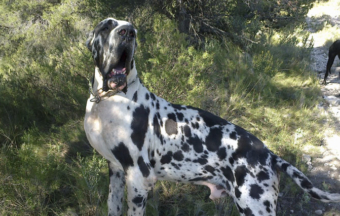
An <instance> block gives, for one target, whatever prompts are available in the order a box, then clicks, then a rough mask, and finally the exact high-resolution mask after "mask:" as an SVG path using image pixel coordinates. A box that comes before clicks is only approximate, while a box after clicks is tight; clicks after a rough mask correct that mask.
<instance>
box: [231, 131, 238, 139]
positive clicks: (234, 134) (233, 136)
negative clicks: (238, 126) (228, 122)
mask: <svg viewBox="0 0 340 216" xmlns="http://www.w3.org/2000/svg"><path fill="white" fill-rule="evenodd" d="M236 135H237V134H236V132H235V131H233V132H232V133H230V134H229V137H230V139H233V140H236V139H237V137H236Z"/></svg>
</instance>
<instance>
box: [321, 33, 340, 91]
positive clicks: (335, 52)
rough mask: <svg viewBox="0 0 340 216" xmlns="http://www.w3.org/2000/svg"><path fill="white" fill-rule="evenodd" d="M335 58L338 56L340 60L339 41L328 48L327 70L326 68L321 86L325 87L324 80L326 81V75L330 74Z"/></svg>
mask: <svg viewBox="0 0 340 216" xmlns="http://www.w3.org/2000/svg"><path fill="white" fill-rule="evenodd" d="M335 56H338V57H339V59H340V40H336V41H335V42H334V43H333V44H332V45H331V47H329V52H328V62H327V68H326V73H325V78H324V79H323V84H325V85H326V79H327V76H328V73H331V67H332V65H333V62H334V59H335Z"/></svg>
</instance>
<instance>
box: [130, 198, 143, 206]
mask: <svg viewBox="0 0 340 216" xmlns="http://www.w3.org/2000/svg"><path fill="white" fill-rule="evenodd" d="M143 199H144V198H143V197H142V196H136V197H134V198H133V199H132V202H133V203H134V204H136V206H138V207H142V206H143Z"/></svg>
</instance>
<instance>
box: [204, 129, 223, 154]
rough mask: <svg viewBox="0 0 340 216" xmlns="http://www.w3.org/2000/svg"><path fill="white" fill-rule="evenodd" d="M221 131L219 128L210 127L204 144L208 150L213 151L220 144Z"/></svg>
mask: <svg viewBox="0 0 340 216" xmlns="http://www.w3.org/2000/svg"><path fill="white" fill-rule="evenodd" d="M221 139H222V131H221V130H220V129H219V128H211V129H210V132H209V134H208V136H207V137H206V139H205V145H206V146H207V149H208V150H209V151H212V152H215V151H217V150H218V149H219V148H220V146H221Z"/></svg>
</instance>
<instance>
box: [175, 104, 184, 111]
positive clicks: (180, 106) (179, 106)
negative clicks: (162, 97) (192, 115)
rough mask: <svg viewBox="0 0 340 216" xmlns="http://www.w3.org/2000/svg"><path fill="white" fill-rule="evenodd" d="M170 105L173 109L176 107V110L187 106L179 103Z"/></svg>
mask: <svg viewBox="0 0 340 216" xmlns="http://www.w3.org/2000/svg"><path fill="white" fill-rule="evenodd" d="M171 106H172V107H173V108H174V109H177V110H186V109H187V108H186V107H185V106H182V105H180V104H171Z"/></svg>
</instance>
